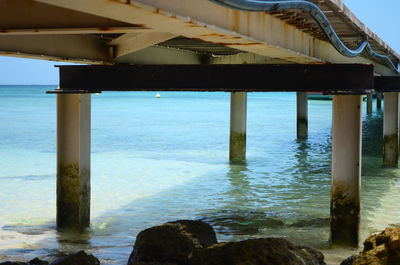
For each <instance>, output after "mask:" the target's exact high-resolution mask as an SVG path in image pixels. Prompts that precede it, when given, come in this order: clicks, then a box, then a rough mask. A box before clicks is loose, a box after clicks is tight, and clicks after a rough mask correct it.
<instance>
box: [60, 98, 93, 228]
mask: <svg viewBox="0 0 400 265" xmlns="http://www.w3.org/2000/svg"><path fill="white" fill-rule="evenodd" d="M90 104H91V99H90V94H84V95H83V94H59V95H57V226H58V227H60V228H66V227H68V228H84V227H88V226H89V222H90V112H91V106H90Z"/></svg>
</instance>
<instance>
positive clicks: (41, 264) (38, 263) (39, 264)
mask: <svg viewBox="0 0 400 265" xmlns="http://www.w3.org/2000/svg"><path fill="white" fill-rule="evenodd" d="M28 264H29V265H48V264H49V263H48V262H47V261H44V260H41V259H38V258H34V259H33V260H31V261H29V262H28Z"/></svg>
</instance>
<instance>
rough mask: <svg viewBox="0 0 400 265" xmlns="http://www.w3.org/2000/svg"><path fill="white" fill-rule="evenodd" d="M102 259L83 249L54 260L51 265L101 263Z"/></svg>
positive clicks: (90, 264) (92, 264)
mask: <svg viewBox="0 0 400 265" xmlns="http://www.w3.org/2000/svg"><path fill="white" fill-rule="evenodd" d="M99 264H100V261H99V260H98V259H97V258H96V257H95V256H93V255H88V254H86V253H85V251H83V250H81V251H79V252H77V253H74V254H70V255H68V256H66V257H64V258H60V259H57V260H56V261H53V262H52V263H51V264H50V265H99Z"/></svg>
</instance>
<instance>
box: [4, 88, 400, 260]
mask: <svg viewBox="0 0 400 265" xmlns="http://www.w3.org/2000/svg"><path fill="white" fill-rule="evenodd" d="M55 88H56V86H52V85H39V86H38V85H35V86H33V85H30V86H0V261H8V260H17V261H27V260H30V259H32V258H35V257H41V258H43V259H52V258H56V257H57V256H59V255H60V253H70V252H75V251H78V250H81V249H83V250H85V251H86V252H88V253H91V254H94V255H95V256H96V257H98V258H99V259H100V261H101V263H102V264H126V263H127V260H128V257H129V255H130V253H131V251H132V248H133V245H134V242H135V237H136V235H137V234H138V233H139V232H140V231H141V230H143V229H146V228H149V227H151V226H154V225H159V224H162V223H165V222H168V221H174V220H179V219H193V220H203V221H205V222H208V223H209V224H211V225H212V226H213V227H214V229H215V230H216V233H217V237H218V240H219V241H220V242H224V241H236V240H244V239H248V238H260V237H284V238H286V239H288V240H290V241H291V242H293V243H294V244H301V245H307V246H311V247H315V248H317V249H320V250H322V251H323V252H324V254H325V255H326V257H327V260H328V263H329V264H339V262H340V261H341V260H343V259H344V258H345V257H347V256H349V255H351V254H353V253H357V252H358V251H359V250H360V249H357V248H333V249H332V248H329V244H328V240H329V205H330V204H329V202H330V172H331V165H330V163H331V127H332V102H331V101H329V100H309V136H308V138H307V139H305V140H297V139H296V94H295V93H249V94H248V103H247V105H248V113H247V160H246V163H243V164H230V163H229V160H228V150H229V117H230V95H229V93H219V92H218V93H217V92H215V93H206V92H158V93H159V94H160V96H161V97H160V98H156V97H155V95H156V93H157V92H103V93H101V94H98V95H96V94H93V95H92V96H91V97H92V140H91V145H92V150H91V151H92V156H91V159H92V160H91V161H92V164H91V195H92V197H91V225H90V228H89V229H87V230H86V231H82V232H81V233H78V232H72V231H63V230H58V229H57V228H56V220H55V217H56V96H55V95H54V94H46V91H48V90H53V89H55ZM364 104H366V103H364ZM365 109H366V108H365V105H364V110H365ZM382 115H383V111H382V110H380V109H378V110H377V109H376V104H375V102H374V108H373V113H372V114H370V115H366V114H365V112H364V113H363V128H362V130H363V148H362V151H363V155H362V202H361V203H362V209H361V225H360V231H361V241H363V240H364V239H365V238H366V237H367V236H368V235H369V234H371V233H373V232H378V231H381V230H383V229H384V228H385V227H387V226H392V225H398V224H399V223H400V170H399V169H397V168H382ZM361 245H362V244H360V248H361Z"/></svg>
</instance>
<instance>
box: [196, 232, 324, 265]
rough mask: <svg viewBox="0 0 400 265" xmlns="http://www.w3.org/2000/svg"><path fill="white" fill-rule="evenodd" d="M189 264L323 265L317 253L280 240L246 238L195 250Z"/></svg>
mask: <svg viewBox="0 0 400 265" xmlns="http://www.w3.org/2000/svg"><path fill="white" fill-rule="evenodd" d="M188 264H189V265H224V264H227V265H239V264H240V265H325V264H326V263H325V262H324V256H323V254H322V253H321V252H319V251H316V250H314V249H311V248H308V247H296V246H293V245H292V244H291V243H290V242H289V241H287V240H285V239H282V238H266V239H250V240H245V241H240V242H229V243H222V244H215V245H213V246H211V247H208V248H203V249H196V250H195V251H194V252H193V253H192V255H190V257H189V262H188Z"/></svg>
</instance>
